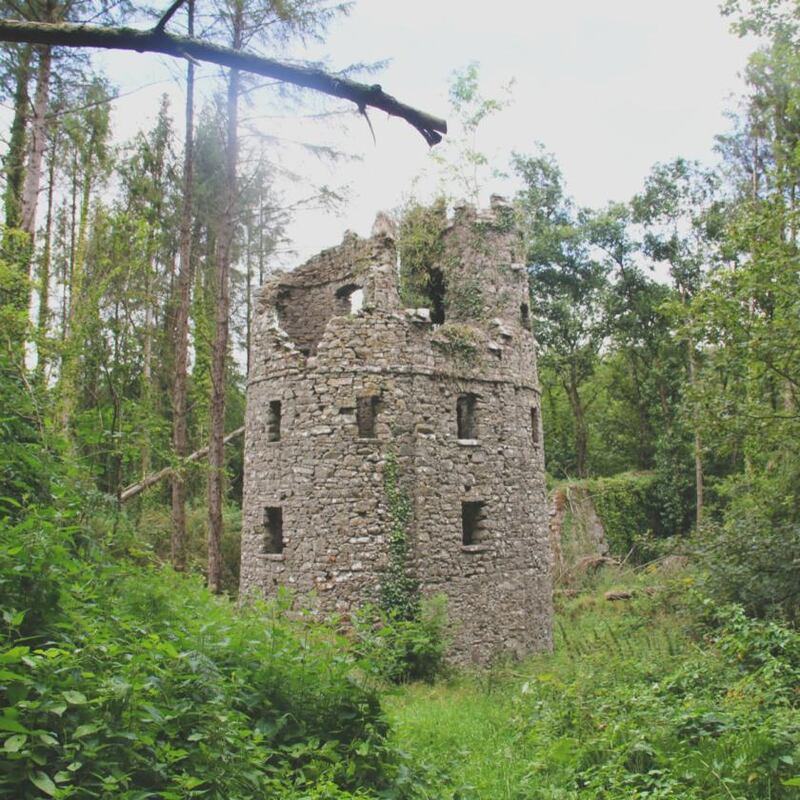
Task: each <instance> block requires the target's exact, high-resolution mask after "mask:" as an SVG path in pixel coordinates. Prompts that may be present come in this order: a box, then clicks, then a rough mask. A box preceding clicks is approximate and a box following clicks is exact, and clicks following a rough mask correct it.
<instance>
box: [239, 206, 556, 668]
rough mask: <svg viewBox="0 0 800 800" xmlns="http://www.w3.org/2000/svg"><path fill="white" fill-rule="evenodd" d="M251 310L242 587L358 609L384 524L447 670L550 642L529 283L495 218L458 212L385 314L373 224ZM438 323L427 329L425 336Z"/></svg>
mask: <svg viewBox="0 0 800 800" xmlns="http://www.w3.org/2000/svg"><path fill="white" fill-rule="evenodd" d="M377 227H378V228H379V231H378V232H377V233H376V235H373V237H372V238H370V239H366V240H364V239H360V238H358V237H357V236H355V235H352V234H347V235H345V239H344V241H343V242H342V244H341V245H339V246H338V247H335V248H332V249H330V250H326V251H324V252H322V253H321V254H319V255H318V256H315V257H314V258H312V259H311V260H310V261H308V262H307V263H306V264H304V265H303V266H301V267H299V268H298V269H296V270H294V271H293V272H290V273H285V274H280V275H277V276H275V277H274V278H273V279H272V280H271V281H270V283H268V284H267V285H266V286H265V287H264V289H263V291H262V294H261V296H260V300H259V305H258V311H257V318H256V321H255V325H254V335H253V342H252V358H251V369H250V375H249V379H248V389H247V418H246V434H245V437H246V438H245V486H244V515H243V534H242V566H241V585H242V591H243V592H244V593H263V594H265V595H267V596H269V595H271V594H273V593H274V592H275V591H276V589H277V588H278V587H279V586H286V587H288V588H289V589H290V590H292V591H293V592H294V593H295V594H296V595H297V596H298V598H299V602H300V603H301V604H303V605H305V606H309V607H311V608H315V609H317V610H319V611H320V612H321V613H325V614H327V613H348V612H350V611H352V610H354V609H355V608H357V607H359V606H360V605H362V604H364V603H366V602H374V601H375V600H376V598H377V596H378V587H379V586H380V584H381V580H382V575H383V573H384V570H385V569H386V567H387V564H388V563H389V558H390V555H389V550H390V548H389V543H390V539H391V537H392V535H393V534H392V531H393V530H394V529H395V528H396V522H397V509H396V508H394V507H393V505H392V502H390V498H389V497H387V491H386V485H385V482H386V476H387V469H388V468H391V469H392V470H393V471H394V472H395V473H396V475H397V482H398V484H399V487H400V489H401V490H402V492H403V494H404V496H405V497H406V498H407V499H408V501H409V508H410V520H409V521H408V523H407V525H406V528H407V542H408V561H409V563H408V568H409V570H410V571H411V572H412V573H413V574H414V575H415V577H416V578H417V580H418V581H419V584H420V587H421V590H422V592H423V593H424V594H436V593H444V594H445V595H447V597H448V612H449V616H450V619H451V622H452V624H453V635H454V644H453V656H454V657H455V658H457V659H458V660H460V661H462V662H465V663H470V662H472V663H486V662H487V661H488V660H490V659H491V658H492V657H494V656H496V655H498V654H501V653H504V652H510V653H514V654H518V655H521V654H524V653H527V652H532V651H536V650H542V649H546V648H548V647H549V646H550V643H551V622H552V604H551V576H550V552H549V544H548V539H547V530H546V528H547V526H546V503H545V484H544V462H543V450H542V434H541V419H540V413H539V400H540V393H539V387H538V381H537V374H536V357H535V349H534V340H533V336H532V334H531V332H530V323H529V310H528V302H529V299H528V286H527V274H526V270H525V268H524V265H523V264H522V263H521V259H520V250H521V247H520V241H519V236H518V233H517V231H516V230H515V228H514V226H513V223H512V215H511V213H510V209H509V208H508V207H507V206H506V205H505V203H504V202H503V201H501V200H500V199H499V198H493V202H492V208H491V209H490V210H488V211H484V212H476V211H474V210H473V209H471V208H462V209H457V211H456V213H455V216H454V219H453V220H452V221H450V222H449V223H448V224H447V225H446V226H445V227H444V230H443V231H442V234H441V240H440V247H439V248H437V252H438V254H439V255H438V263H437V264H435V265H433V267H434V269H432V270H431V274H432V275H438V276H440V278H441V292H442V294H441V296H440V297H439V298H438V301H437V303H436V304H435V305H436V307H435V308H434V309H433V318H434V320H433V321H432V318H431V311H430V310H428V309H407V308H403V305H402V303H401V300H400V293H399V290H398V271H397V256H396V249H395V242H394V239H393V236H392V232H391V230H390V226H387V225H385V224H384V225H379V226H377ZM442 317H443V319H442Z"/></svg>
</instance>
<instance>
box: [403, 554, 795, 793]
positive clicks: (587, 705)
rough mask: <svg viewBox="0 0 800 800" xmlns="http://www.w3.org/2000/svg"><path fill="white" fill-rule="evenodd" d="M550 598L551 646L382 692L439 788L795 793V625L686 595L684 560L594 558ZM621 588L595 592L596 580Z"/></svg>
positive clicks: (688, 580) (600, 585) (406, 744)
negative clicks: (668, 563)
mask: <svg viewBox="0 0 800 800" xmlns="http://www.w3.org/2000/svg"><path fill="white" fill-rule="evenodd" d="M590 584H592V585H590V586H589V587H588V589H587V591H585V592H583V593H582V594H580V595H579V596H577V597H570V598H567V599H564V600H562V601H561V602H560V604H559V609H558V620H557V626H556V631H557V633H556V646H555V651H554V653H553V654H551V655H545V656H539V657H537V658H533V659H531V660H529V661H527V662H525V663H522V664H518V665H506V666H505V667H499V668H496V669H495V670H490V671H489V672H488V673H486V674H484V675H482V676H473V677H472V678H462V679H461V680H459V681H456V682H451V683H449V684H440V685H438V686H435V687H432V688H429V687H419V686H415V687H410V688H409V689H407V690H406V691H404V692H402V693H400V694H398V695H396V696H395V697H394V698H393V699H392V700H391V702H390V704H389V710H390V719H391V721H392V723H393V725H394V729H395V734H394V736H395V737H396V741H397V743H398V744H399V745H400V746H401V747H402V748H404V749H406V750H407V751H408V752H409V753H410V754H411V757H412V759H413V760H414V761H416V762H420V763H422V762H425V763H428V764H429V765H431V766H430V768H431V770H435V769H438V770H439V771H440V780H441V782H442V788H440V789H439V794H438V796H439V797H445V798H454V799H455V798H459V800H468V799H469V798H487V797H491V798H508V800H512V799H513V800H523V799H524V800H572V798H603V799H604V800H636V799H638V798H657V799H660V800H673V799H674V800H679V799H680V800H743V799H746V800H765V799H766V798H774V799H775V800H779V799H782V798H796V797H799V796H800V791H799V790H798V785H800V780H798V775H800V767H799V766H798V765H799V764H800V744H799V743H800V714H799V713H798V706H800V692H798V690H797V687H798V686H800V637H799V636H798V635H797V633H795V632H792V631H789V630H787V629H785V628H781V627H780V626H776V625H771V624H768V623H761V622H754V621H751V620H748V619H746V618H745V617H744V615H743V614H741V612H739V611H738V610H737V609H735V608H729V609H717V608H715V607H714V606H713V605H712V604H710V603H708V602H706V603H705V604H704V603H702V602H700V601H699V600H698V599H697V598H695V596H694V593H693V588H692V585H693V581H692V577H691V575H689V574H680V573H679V574H674V573H671V574H670V573H668V572H667V571H666V570H657V569H655V568H652V569H650V570H646V571H638V572H634V571H630V570H629V571H623V570H617V571H607V572H606V573H604V574H603V575H600V576H596V577H595V578H592V579H591V580H590ZM612 588H615V589H627V590H629V591H632V592H633V594H634V597H633V598H632V599H630V600H626V601H620V602H610V601H608V600H606V599H605V592H606V591H607V590H609V589H612Z"/></svg>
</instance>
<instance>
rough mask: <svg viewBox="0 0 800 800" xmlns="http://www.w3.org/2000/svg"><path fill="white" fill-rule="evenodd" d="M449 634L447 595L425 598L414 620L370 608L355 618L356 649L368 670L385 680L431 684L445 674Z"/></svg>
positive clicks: (373, 607)
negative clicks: (419, 681) (418, 681)
mask: <svg viewBox="0 0 800 800" xmlns="http://www.w3.org/2000/svg"><path fill="white" fill-rule="evenodd" d="M446 631H447V598H446V597H445V596H444V595H436V596H434V597H429V598H424V599H423V600H422V601H421V603H420V607H419V611H418V614H417V617H416V618H415V619H411V620H409V619H402V618H400V617H398V616H395V615H392V614H390V613H387V612H386V611H384V610H382V609H380V608H377V607H375V606H369V607H367V608H365V609H363V610H362V611H361V613H360V614H359V615H358V617H357V619H356V625H355V634H356V640H357V645H356V648H357V650H358V652H359V653H360V654H361V656H362V657H363V659H364V663H365V665H366V668H367V669H368V671H369V672H370V673H371V674H373V675H376V676H377V677H379V678H381V679H383V680H387V681H391V682H393V683H407V682H408V681H417V680H421V681H428V682H431V681H433V680H434V679H435V678H436V677H438V676H439V675H441V674H442V672H443V671H444V667H445V655H446V653H447V648H448V645H449V639H448V636H447V632H446Z"/></svg>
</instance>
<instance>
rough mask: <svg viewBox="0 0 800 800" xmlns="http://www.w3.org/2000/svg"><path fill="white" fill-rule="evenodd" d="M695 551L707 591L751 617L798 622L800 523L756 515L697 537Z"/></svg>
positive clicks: (799, 610)
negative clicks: (733, 604) (739, 606)
mask: <svg viewBox="0 0 800 800" xmlns="http://www.w3.org/2000/svg"><path fill="white" fill-rule="evenodd" d="M698 552H699V556H700V561H701V564H702V566H703V567H704V568H705V571H706V585H707V588H708V590H709V591H710V592H711V593H712V594H713V595H714V596H715V597H717V598H719V599H720V600H722V601H724V602H733V603H738V604H740V605H741V606H742V607H743V608H744V609H745V611H746V612H747V613H748V614H750V615H752V616H754V617H760V618H764V617H770V616H774V617H777V618H781V619H784V620H787V621H788V622H790V623H792V624H794V625H797V624H798V622H799V621H800V524H797V523H787V522H784V523H778V522H773V521H771V520H766V519H764V518H763V517H761V516H760V515H759V514H757V513H750V514H746V515H744V516H741V517H739V518H729V519H727V520H726V521H725V522H724V523H722V524H718V525H713V526H709V527H708V528H707V529H705V530H704V531H703V532H702V533H701V538H700V539H699V542H698Z"/></svg>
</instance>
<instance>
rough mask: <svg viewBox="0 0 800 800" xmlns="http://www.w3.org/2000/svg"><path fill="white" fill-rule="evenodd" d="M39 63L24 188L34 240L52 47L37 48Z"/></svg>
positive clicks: (26, 225)
mask: <svg viewBox="0 0 800 800" xmlns="http://www.w3.org/2000/svg"><path fill="white" fill-rule="evenodd" d="M38 55H39V67H38V70H37V73H36V91H35V93H34V96H33V118H32V120H31V147H30V156H29V158H28V169H27V170H26V171H25V184H24V187H23V191H22V230H24V231H25V232H26V233H27V234H28V236H30V240H31V244H33V239H34V236H35V235H36V207H37V205H38V203H39V185H40V183H41V180H42V157H43V156H44V149H45V146H46V144H47V106H48V102H49V99H50V72H51V65H52V53H51V49H50V48H49V47H46V46H45V47H40V48H38Z"/></svg>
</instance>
